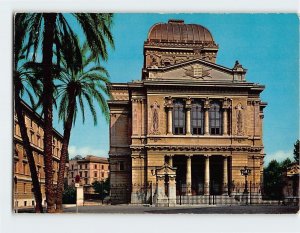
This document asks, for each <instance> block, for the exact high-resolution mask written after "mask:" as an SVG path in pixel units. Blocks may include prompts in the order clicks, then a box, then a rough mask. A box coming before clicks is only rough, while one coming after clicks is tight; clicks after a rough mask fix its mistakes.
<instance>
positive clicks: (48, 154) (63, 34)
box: [24, 13, 113, 213]
mask: <svg viewBox="0 0 300 233" xmlns="http://www.w3.org/2000/svg"><path fill="white" fill-rule="evenodd" d="M25 16H26V17H24V21H25V22H28V27H27V30H28V33H27V35H28V39H27V40H26V41H25V47H27V55H28V54H30V52H32V54H33V56H32V59H33V61H35V59H36V54H38V51H39V49H40V47H42V67H43V68H42V69H43V78H42V84H43V93H42V97H41V98H42V104H43V116H44V163H45V180H46V181H45V189H46V200H47V212H51V213H53V212H54V211H55V208H54V204H55V190H54V186H53V174H52V138H53V132H52V121H53V99H52V96H53V92H54V84H53V73H52V70H53V69H52V67H53V60H55V58H56V63H57V65H60V60H61V55H62V56H63V57H64V59H65V61H66V63H67V66H68V68H70V67H72V66H74V64H76V67H73V69H78V70H80V69H81V67H82V66H81V65H80V64H82V63H81V54H80V50H79V47H78V42H77V37H76V33H75V31H74V30H75V29H74V28H72V27H71V25H70V24H69V22H68V20H67V18H66V15H65V14H61V13H30V14H25ZM70 16H73V18H74V19H75V20H76V21H77V23H78V25H80V26H81V29H82V31H83V33H84V35H85V39H86V41H87V44H88V46H89V49H90V52H91V54H92V57H93V58H94V59H96V60H97V61H98V62H99V61H100V59H104V60H106V59H107V48H106V44H107V43H109V44H110V45H111V46H113V38H112V35H111V32H110V27H111V24H112V14H87V13H80V14H78V13H76V14H70ZM40 45H41V46H40ZM54 51H56V54H57V56H54ZM74 61H76V62H74Z"/></svg>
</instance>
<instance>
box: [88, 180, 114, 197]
mask: <svg viewBox="0 0 300 233" xmlns="http://www.w3.org/2000/svg"><path fill="white" fill-rule="evenodd" d="M92 185H93V188H94V190H95V192H96V193H99V194H100V198H101V199H103V198H104V197H105V196H107V195H108V194H109V190H110V181H109V178H107V179H106V180H105V181H102V182H100V181H95V182H93V183H92Z"/></svg>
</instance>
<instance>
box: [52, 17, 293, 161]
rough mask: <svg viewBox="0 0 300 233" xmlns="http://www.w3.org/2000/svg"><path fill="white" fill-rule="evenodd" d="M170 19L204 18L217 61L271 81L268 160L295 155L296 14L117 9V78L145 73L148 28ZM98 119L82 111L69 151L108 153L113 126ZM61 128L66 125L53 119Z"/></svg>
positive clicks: (113, 56) (112, 60) (113, 60)
mask: <svg viewBox="0 0 300 233" xmlns="http://www.w3.org/2000/svg"><path fill="white" fill-rule="evenodd" d="M168 19H183V20H184V21H185V22H186V23H195V24H201V25H203V26H205V27H207V28H208V29H209V30H210V32H211V33H212V35H213V37H214V40H215V42H216V43H217V44H219V52H218V56H217V63H218V64H220V65H223V66H226V67H229V68H232V67H233V65H234V63H235V61H236V60H239V62H240V63H241V64H242V65H243V66H244V67H245V68H247V69H248V72H247V76H246V79H247V81H249V82H255V83H260V84H264V85H266V89H265V91H264V92H263V93H262V95H261V97H262V100H263V101H266V102H268V106H267V107H266V109H265V118H264V144H265V153H266V154H267V156H266V158H265V162H266V163H267V162H268V161H270V159H272V158H276V159H278V160H282V159H283V158H285V157H287V156H290V157H292V151H293V144H294V142H295V141H296V139H297V137H298V135H299V130H298V129H299V94H298V93H299V92H298V90H299V67H298V61H299V54H298V51H299V43H298V41H299V39H298V37H299V34H298V17H297V15H296V14H115V15H114V25H113V28H112V34H113V36H114V40H115V50H112V49H109V60H108V62H106V63H103V65H104V66H105V67H106V68H107V69H108V71H109V73H110V76H111V81H112V82H128V81H132V80H139V79H141V69H142V65H143V42H144V41H145V40H146V38H147V34H148V30H149V28H150V27H151V26H152V25H153V24H155V23H157V22H167V21H168ZM98 116H99V121H98V122H99V123H98V125H97V126H94V125H93V121H92V118H91V116H90V115H88V116H87V118H86V122H85V124H84V125H83V124H82V121H81V118H80V115H78V120H77V123H76V125H75V128H73V130H72V136H71V141H70V155H71V156H75V155H76V154H81V155H86V154H95V155H98V156H107V154H108V150H109V129H108V124H107V123H106V122H105V120H104V118H103V117H102V115H101V113H100V112H98ZM54 124H55V126H56V128H58V130H60V131H61V132H62V130H61V129H62V127H61V125H58V124H57V120H56V121H55V122H54Z"/></svg>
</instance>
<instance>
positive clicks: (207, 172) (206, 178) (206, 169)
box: [204, 155, 210, 195]
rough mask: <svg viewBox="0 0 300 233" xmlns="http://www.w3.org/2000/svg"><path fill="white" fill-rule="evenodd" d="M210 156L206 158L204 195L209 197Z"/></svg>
mask: <svg viewBox="0 0 300 233" xmlns="http://www.w3.org/2000/svg"><path fill="white" fill-rule="evenodd" d="M209 181H210V178H209V156H208V155H206V156H205V171H204V195H209Z"/></svg>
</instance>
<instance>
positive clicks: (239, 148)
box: [132, 144, 263, 152]
mask: <svg viewBox="0 0 300 233" xmlns="http://www.w3.org/2000/svg"><path fill="white" fill-rule="evenodd" d="M145 148H146V149H147V150H152V151H182V152H184V151H196V152H210V151H220V152H222V151H225V152H226V151H229V152H231V151H244V152H260V151H261V150H262V149H263V147H251V146H233V145H232V146H209V145H207V146H205V145H201V146H200V145H191V146H187V145H182V146H179V145H176V146H175V145H149V144H148V145H145ZM132 149H135V148H132ZM136 149H138V148H136Z"/></svg>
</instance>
